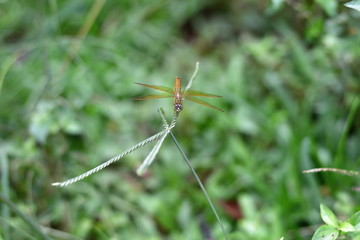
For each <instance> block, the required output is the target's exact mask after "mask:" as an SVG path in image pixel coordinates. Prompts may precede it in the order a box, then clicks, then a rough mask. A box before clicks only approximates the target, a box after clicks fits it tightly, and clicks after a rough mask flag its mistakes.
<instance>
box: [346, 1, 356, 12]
mask: <svg viewBox="0 0 360 240" xmlns="http://www.w3.org/2000/svg"><path fill="white" fill-rule="evenodd" d="M344 5H345V7H348V8H353V9H355V10H357V11H359V12H360V0H353V1H351V2H348V3H345V4H344Z"/></svg>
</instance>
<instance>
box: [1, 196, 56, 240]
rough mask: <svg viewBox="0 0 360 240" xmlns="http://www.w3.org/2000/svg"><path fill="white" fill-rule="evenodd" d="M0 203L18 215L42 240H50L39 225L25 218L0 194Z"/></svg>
mask: <svg viewBox="0 0 360 240" xmlns="http://www.w3.org/2000/svg"><path fill="white" fill-rule="evenodd" d="M0 202H3V203H4V204H6V205H7V206H8V207H9V208H11V209H12V210H13V211H14V212H15V213H16V214H17V215H19V216H20V217H21V218H22V219H23V220H24V221H25V222H26V223H27V224H29V226H30V227H31V228H32V229H33V230H34V231H35V232H37V233H38V234H39V236H41V238H42V239H45V240H50V238H49V237H48V236H47V235H45V233H44V232H43V230H42V229H41V227H40V226H39V224H37V223H36V222H35V221H34V220H33V219H31V218H29V217H28V216H26V215H25V214H24V213H22V212H21V211H20V209H18V208H17V207H16V205H15V204H13V203H12V202H11V200H10V199H9V198H7V197H6V196H5V195H3V194H2V193H0Z"/></svg>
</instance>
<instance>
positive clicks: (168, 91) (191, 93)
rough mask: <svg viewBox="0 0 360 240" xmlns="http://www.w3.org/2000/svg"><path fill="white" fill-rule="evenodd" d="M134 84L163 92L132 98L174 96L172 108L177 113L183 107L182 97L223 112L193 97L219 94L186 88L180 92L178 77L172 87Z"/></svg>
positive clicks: (143, 98)
mask: <svg viewBox="0 0 360 240" xmlns="http://www.w3.org/2000/svg"><path fill="white" fill-rule="evenodd" d="M135 84H138V85H141V86H144V87H148V88H153V89H156V90H160V91H163V92H165V93H160V94H151V95H146V96H143V97H136V98H133V100H146V99H154V98H174V110H175V111H176V112H177V113H179V112H180V111H181V110H182V109H183V105H182V102H183V100H184V99H186V100H189V101H192V102H195V103H198V104H201V105H204V106H206V107H209V108H213V109H215V110H218V111H221V112H223V110H221V109H220V108H217V107H215V106H213V105H211V104H210V103H207V102H204V101H202V100H200V99H197V98H194V97H221V96H218V95H214V94H208V93H204V92H200V91H195V90H187V91H184V92H182V90H181V81H180V78H179V77H176V78H175V83H174V89H172V88H169V87H165V86H159V85H148V84H143V83H135Z"/></svg>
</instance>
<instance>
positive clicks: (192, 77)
mask: <svg viewBox="0 0 360 240" xmlns="http://www.w3.org/2000/svg"><path fill="white" fill-rule="evenodd" d="M198 72H199V62H196V65H195V71H194V73H193V75H192V76H191V78H190V81H189V83H188V85H187V86H186V88H185V91H184V92H186V91H187V90H189V89H190V88H191V85H192V82H193V81H194V79H195V78H196V76H197V74H198Z"/></svg>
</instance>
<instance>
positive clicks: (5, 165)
mask: <svg viewBox="0 0 360 240" xmlns="http://www.w3.org/2000/svg"><path fill="white" fill-rule="evenodd" d="M0 165H1V189H2V193H3V194H4V195H5V196H6V197H9V196H10V188H9V161H8V159H7V156H6V153H5V152H4V149H0ZM1 218H2V219H4V221H6V222H10V211H9V207H8V206H6V205H3V206H2V207H1ZM3 236H4V240H8V239H10V238H9V236H10V233H9V226H8V225H6V226H4V228H3Z"/></svg>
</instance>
